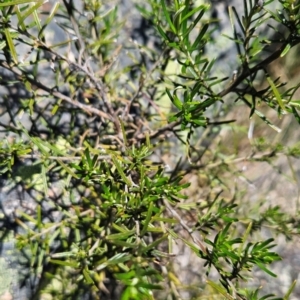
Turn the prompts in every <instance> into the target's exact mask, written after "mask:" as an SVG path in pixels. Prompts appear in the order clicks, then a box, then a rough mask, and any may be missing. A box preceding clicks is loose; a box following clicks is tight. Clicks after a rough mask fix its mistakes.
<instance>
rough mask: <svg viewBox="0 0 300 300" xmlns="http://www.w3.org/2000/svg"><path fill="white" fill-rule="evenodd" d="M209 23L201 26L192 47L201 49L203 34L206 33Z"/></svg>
mask: <svg viewBox="0 0 300 300" xmlns="http://www.w3.org/2000/svg"><path fill="white" fill-rule="evenodd" d="M208 26H209V24H207V23H206V24H204V25H203V27H202V28H201V30H200V32H199V34H198V36H197V38H196V40H195V41H194V43H193V45H192V49H195V50H196V49H199V47H200V42H201V41H202V40H203V36H204V34H205V33H206V31H207V29H208Z"/></svg>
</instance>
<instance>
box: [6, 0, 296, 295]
mask: <svg viewBox="0 0 300 300" xmlns="http://www.w3.org/2000/svg"><path fill="white" fill-rule="evenodd" d="M272 2H276V4H280V6H281V7H280V9H279V10H275V9H273V8H272V7H270V5H271V4H274V3H272ZM243 5H244V8H243V15H242V16H241V15H240V14H239V13H238V12H237V10H236V8H235V7H230V8H229V15H230V20H231V22H232V23H231V25H232V28H233V32H232V35H231V36H228V37H227V38H228V43H232V44H233V45H235V47H236V51H237V54H238V60H237V61H232V62H230V63H231V64H232V65H236V66H238V67H236V70H235V71H234V72H233V75H231V74H227V75H226V76H222V74H221V72H219V71H218V67H217V66H219V64H227V63H228V62H226V61H222V58H219V59H214V58H212V55H211V54H210V53H209V52H208V51H209V49H213V48H211V47H213V45H214V43H215V41H216V39H218V36H215V33H214V31H215V22H216V20H214V19H213V18H212V17H211V16H210V13H209V11H210V5H209V4H203V3H202V4H196V1H195V3H193V1H188V0H175V1H174V2H170V1H165V0H159V1H158V0H148V1H146V3H144V4H143V5H142V4H136V8H137V9H138V11H139V13H140V15H141V16H142V24H143V25H144V29H145V30H147V31H146V33H141V32H140V33H139V32H136V33H135V34H136V36H137V37H139V38H141V40H140V42H139V41H134V40H132V39H130V36H129V33H128V32H129V29H128V28H127V27H128V26H129V25H128V23H125V20H124V19H123V18H122V12H120V11H119V10H118V6H114V5H113V4H103V3H101V2H98V1H90V0H86V1H79V2H76V3H75V2H73V1H69V2H68V1H63V3H62V4H60V3H59V2H56V3H50V4H44V2H43V1H35V2H33V1H30V0H25V1H19V0H14V1H5V2H1V3H0V11H1V17H2V21H1V23H0V32H1V36H2V41H1V43H0V49H1V59H0V68H1V74H2V75H1V85H2V103H1V107H2V108H1V109H2V119H3V121H1V123H0V125H1V127H2V132H4V133H5V134H6V137H5V138H3V139H2V141H1V150H0V151H1V153H0V155H1V163H0V166H1V174H2V175H1V176H2V183H1V184H2V188H3V189H4V186H6V187H7V186H11V187H12V189H13V190H14V191H16V190H18V191H20V192H21V194H22V195H23V196H22V197H23V198H24V199H23V201H22V203H20V204H22V205H23V207H17V209H15V210H14V209H12V210H8V208H7V206H5V204H4V203H5V199H3V200H2V202H3V203H2V207H3V209H2V210H3V216H2V220H3V224H4V225H5V226H4V227H3V228H4V229H3V230H2V240H3V241H5V238H6V236H7V234H8V233H9V232H11V230H13V231H14V232H15V239H16V247H17V249H18V250H15V251H17V252H15V253H17V255H18V256H19V254H20V253H23V257H22V259H21V261H20V262H19V265H20V266H24V268H21V269H20V278H21V279H22V278H23V279H22V280H23V281H22V282H23V284H27V286H28V284H29V283H30V285H31V294H30V299H38V298H41V297H46V295H47V296H48V297H49V296H52V298H53V299H66V298H70V299H85V298H87V299H90V298H91V299H119V298H120V299H123V300H126V299H180V297H182V293H183V292H182V290H183V286H182V285H181V283H180V279H179V277H180V274H179V273H180V271H178V272H177V271H176V266H174V264H173V263H172V261H173V259H174V257H175V256H176V255H175V253H174V251H173V250H174V249H173V247H175V246H176V244H180V243H182V244H183V245H184V247H186V248H188V249H190V251H191V252H192V253H193V255H194V256H195V258H196V260H197V262H196V261H195V265H198V266H199V273H201V274H198V275H197V276H195V277H196V280H197V282H196V283H195V284H194V283H193V285H194V286H190V287H188V288H187V291H188V297H189V298H193V297H194V298H193V299H196V298H198V299H200V298H199V297H205V295H207V294H210V297H211V299H212V298H213V297H218V298H214V299H275V298H273V297H274V295H262V294H261V292H259V287H256V288H254V289H252V288H251V287H250V286H248V285H247V282H248V280H249V276H251V271H252V270H253V268H254V267H258V268H260V269H261V270H263V271H264V272H266V273H268V274H269V275H270V276H276V274H274V273H273V272H272V271H271V269H270V268H269V265H270V264H271V263H273V262H274V261H277V260H280V259H281V258H280V256H279V255H278V254H277V253H275V252H274V251H273V250H272V248H273V247H274V246H275V243H274V240H273V238H266V239H257V235H255V233H256V232H259V230H260V228H261V227H262V226H263V225H264V224H272V226H273V230H274V232H280V233H283V234H284V235H285V236H286V237H288V238H290V237H291V236H292V235H293V234H295V233H298V227H299V226H298V224H299V220H298V219H297V217H295V218H294V217H292V216H290V215H288V214H286V213H284V212H283V210H282V209H281V208H280V207H279V206H271V207H268V208H266V209H264V210H262V211H261V210H258V209H256V208H255V204H253V205H252V207H249V208H248V209H249V210H248V212H250V211H252V213H253V214H255V215H251V216H249V215H243V213H242V210H243V208H244V206H243V203H242V202H241V201H239V198H240V199H242V192H243V191H242V188H239V186H237V187H236V191H234V192H232V193H229V190H230V189H229V188H227V187H228V184H231V186H234V183H232V182H230V181H231V180H228V174H230V175H229V176H231V177H230V178H234V176H236V174H237V172H238V171H237V170H236V168H235V167H234V166H233V164H234V163H235V162H238V161H239V160H241V159H242V160H247V161H264V162H268V163H271V162H272V159H275V158H276V157H278V156H279V155H285V156H288V157H299V147H298V146H297V145H295V146H294V147H287V146H284V145H278V144H276V145H275V144H270V145H268V144H267V143H266V142H265V141H264V140H262V139H261V140H257V141H256V142H255V143H256V144H255V143H254V144H253V147H254V148H255V153H254V154H253V155H250V156H247V157H243V158H240V157H236V156H230V155H228V154H227V153H226V150H224V148H223V149H222V147H224V145H225V144H222V142H220V143H217V142H216V141H215V139H214V138H215V137H216V135H218V133H219V131H220V129H221V128H223V127H226V126H231V125H232V123H233V122H234V121H235V120H231V119H228V118H226V113H227V114H228V113H229V112H230V111H232V110H233V109H234V108H235V107H236V106H238V105H241V104H242V105H244V106H245V107H248V108H249V117H250V118H251V117H252V116H253V115H257V116H258V117H259V118H261V119H262V120H263V122H264V123H266V125H265V126H270V127H271V128H273V129H274V130H275V131H279V128H278V127H277V126H276V125H275V124H273V123H272V122H271V121H270V120H269V119H268V118H267V117H266V115H265V114H264V113H263V112H262V110H260V107H261V106H266V107H268V110H274V111H275V112H276V113H277V115H278V117H280V118H281V117H282V116H283V115H286V114H290V115H293V116H294V117H295V119H296V120H297V121H298V122H299V121H300V118H299V100H297V99H295V97H294V95H295V93H296V91H297V89H298V87H299V84H298V85H296V86H293V87H288V88H285V83H282V82H280V78H273V76H272V74H269V72H268V66H269V65H270V63H272V62H273V61H274V60H276V59H278V58H280V57H283V56H285V55H289V50H290V49H291V48H292V47H294V46H296V45H297V44H299V42H300V33H299V29H300V28H299V9H300V4H298V1H290V0H282V1H265V2H263V1H260V0H259V1H257V0H244V1H243ZM269 7H270V8H269ZM123 13H124V12H123ZM266 25H268V26H269V27H270V28H272V29H273V30H274V32H275V33H276V35H274V34H272V35H270V36H268V35H266V34H264V33H263V28H266ZM126 26H127V27H126ZM53 32H54V33H55V35H53ZM259 81H261V82H264V83H265V86H264V87H262V85H261V84H260V83H259ZM232 100H233V101H232ZM232 126H234V125H232ZM225 146H226V145H225ZM174 149H176V150H175V151H174ZM174 152H175V153H176V154H177V156H174V157H173V158H172V155H171V154H172V153H174ZM191 176H194V177H195V178H197V180H198V184H199V183H200V185H197V187H196V189H201V190H198V191H197V192H196V196H195V195H194V196H193V195H192V192H193V191H192V190H191V188H189V186H190V182H189V181H190V180H189V178H191ZM226 176H227V177H226ZM224 189H225V190H227V191H223V190H224ZM6 193H7V194H9V193H8V192H7V190H6ZM6 197H8V198H9V196H6ZM19 197H21V196H19ZM247 205H248V204H247ZM17 206H19V205H18V204H17ZM5 228H6V229H5ZM294 286H295V283H293V284H292V285H291V287H290V288H289V289H288V291H287V292H286V295H285V298H284V299H287V298H288V297H289V295H290V294H291V292H292V290H293V288H294ZM201 299H202V298H201Z"/></svg>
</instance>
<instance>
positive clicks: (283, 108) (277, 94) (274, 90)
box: [267, 76, 286, 111]
mask: <svg viewBox="0 0 300 300" xmlns="http://www.w3.org/2000/svg"><path fill="white" fill-rule="evenodd" d="M267 80H268V82H269V84H270V86H271V89H272V91H273V93H274V95H275V98H276V100H277V102H278V104H279V106H280V108H281V109H282V110H284V111H286V108H285V106H284V104H283V101H282V99H281V95H280V93H279V91H278V89H277V88H276V85H275V84H274V82H273V80H272V79H271V77H270V76H267Z"/></svg>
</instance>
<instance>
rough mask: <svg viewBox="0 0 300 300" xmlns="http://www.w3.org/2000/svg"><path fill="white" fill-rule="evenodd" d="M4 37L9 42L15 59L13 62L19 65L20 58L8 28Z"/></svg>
mask: <svg viewBox="0 0 300 300" xmlns="http://www.w3.org/2000/svg"><path fill="white" fill-rule="evenodd" d="M0 7H1V4H0ZM4 35H5V37H6V42H7V45H8V48H9V51H10V54H11V56H12V58H13V61H14V63H15V64H18V56H17V52H16V48H15V45H14V43H13V40H12V37H11V34H10V31H9V29H8V28H5V29H4Z"/></svg>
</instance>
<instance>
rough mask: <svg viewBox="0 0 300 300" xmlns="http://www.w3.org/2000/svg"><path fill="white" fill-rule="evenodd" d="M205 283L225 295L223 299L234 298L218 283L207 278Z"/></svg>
mask: <svg viewBox="0 0 300 300" xmlns="http://www.w3.org/2000/svg"><path fill="white" fill-rule="evenodd" d="M206 283H207V284H208V285H210V286H211V287H212V288H213V289H214V290H216V291H217V292H218V293H220V294H221V295H222V296H223V297H225V299H227V300H234V298H233V297H232V296H230V295H229V294H228V293H227V291H226V289H225V288H224V287H222V286H220V285H218V284H216V283H215V282H213V281H210V280H207V281H206Z"/></svg>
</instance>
